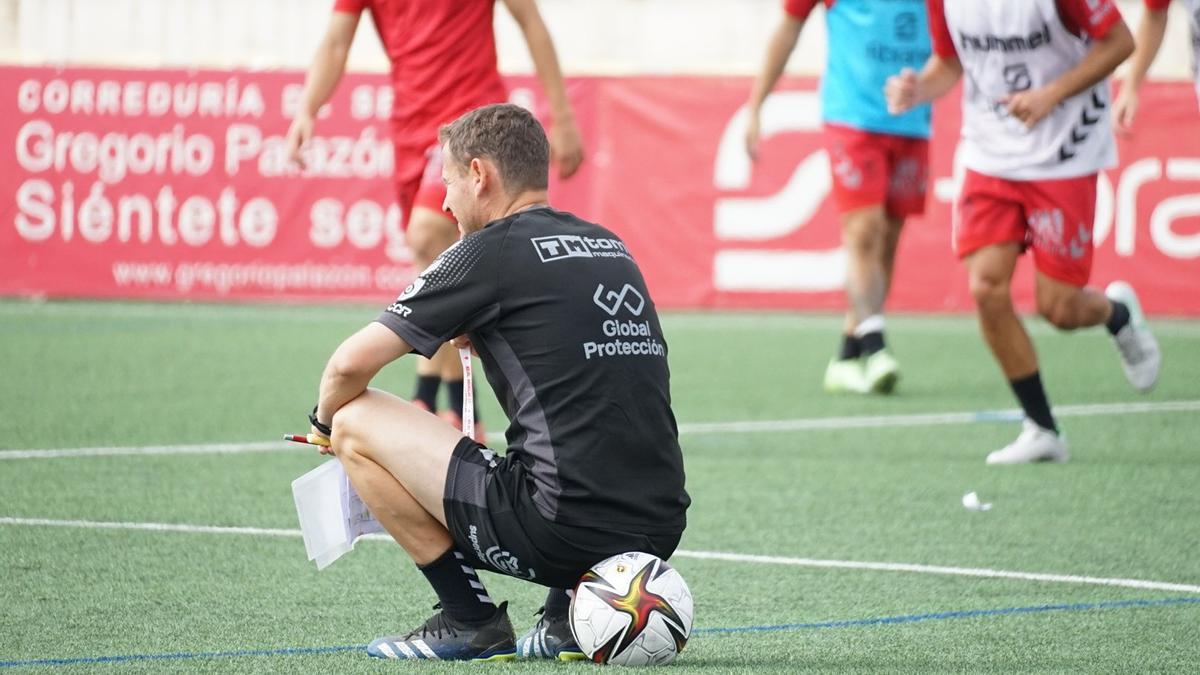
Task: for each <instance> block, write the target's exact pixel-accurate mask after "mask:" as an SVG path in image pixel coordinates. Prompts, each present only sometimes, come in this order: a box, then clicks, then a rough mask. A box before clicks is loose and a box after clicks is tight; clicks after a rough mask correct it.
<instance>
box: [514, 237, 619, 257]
mask: <svg viewBox="0 0 1200 675" xmlns="http://www.w3.org/2000/svg"><path fill="white" fill-rule="evenodd" d="M529 241H530V242H532V243H533V248H534V249H535V250H537V254H538V257H539V258H541V259H542V262H544V263H546V262H551V261H554V260H563V259H566V258H628V257H629V251H628V250H627V249H626V248H625V242H623V241H621V240H620V239H607V238H592V237H580V236H577V235H573V234H560V235H555V236H551V237H534V238H532V239H530V240H529Z"/></svg>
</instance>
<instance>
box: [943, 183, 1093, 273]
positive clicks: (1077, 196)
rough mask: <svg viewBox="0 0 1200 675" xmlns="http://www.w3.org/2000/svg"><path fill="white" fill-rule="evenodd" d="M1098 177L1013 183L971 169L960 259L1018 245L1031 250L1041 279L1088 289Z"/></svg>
mask: <svg viewBox="0 0 1200 675" xmlns="http://www.w3.org/2000/svg"><path fill="white" fill-rule="evenodd" d="M1096 178H1097V174H1091V175H1088V176H1080V177H1078V178H1061V179H1057V180H1028V181H1015V180H1005V179H1003V178H995V177H992V176H985V175H983V174H981V173H975V172H974V171H971V170H967V173H966V177H965V178H964V179H963V185H962V192H961V194H960V195H959V198H958V204H957V207H956V208H955V214H954V250H955V252H956V253H957V254H958V256H959V257H960V258H961V257H964V256H967V255H969V254H971V253H974V252H975V251H978V250H979V249H981V248H983V247H985V246H991V245H993V244H1006V243H1015V244H1020V246H1021V249H1022V250H1025V249H1027V248H1031V249H1033V262H1034V264H1035V265H1036V266H1037V269H1038V271H1039V272H1041V273H1042V274H1045V275H1046V276H1048V277H1050V278H1052V279H1057V280H1059V281H1063V282H1066V283H1068V284H1072V285H1075V286H1084V285H1086V284H1087V281H1088V277H1089V276H1090V275H1091V272H1092V223H1093V222H1094V221H1095V219H1096Z"/></svg>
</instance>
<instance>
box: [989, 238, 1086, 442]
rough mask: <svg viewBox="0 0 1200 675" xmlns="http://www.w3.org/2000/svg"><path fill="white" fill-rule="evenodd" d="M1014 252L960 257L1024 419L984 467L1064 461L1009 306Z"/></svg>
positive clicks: (1021, 329)
mask: <svg viewBox="0 0 1200 675" xmlns="http://www.w3.org/2000/svg"><path fill="white" fill-rule="evenodd" d="M1019 255H1020V247H1019V246H1018V245H1017V244H1015V243H1008V244H994V245H991V246H986V247H984V248H981V249H979V250H978V251H975V252H974V253H972V254H970V255H968V256H967V257H966V265H967V274H968V278H969V281H970V288H971V296H972V297H973V298H974V299H975V306H976V308H977V309H978V312H979V327H980V330H981V331H982V332H983V338H984V340H985V341H986V342H987V344H988V347H989V348H990V349H991V350H992V354H993V356H995V358H996V362H997V363H999V364H1000V370H1001V371H1002V372H1003V373H1004V376H1005V378H1007V379H1008V383H1009V386H1010V387H1011V388H1012V391H1013V394H1014V395H1015V396H1016V398H1017V400H1018V401H1019V402H1020V404H1021V409H1022V410H1023V411H1024V412H1025V417H1026V418H1027V419H1028V420H1029V423H1027V424H1026V426H1025V428H1024V430H1023V431H1022V432H1021V435H1020V436H1018V437H1017V440H1015V441H1013V442H1012V443H1010V444H1009V445H1007V446H1005V447H1003V448H1001V449H1000V450H997V451H995V452H992V453H991V454H989V455H988V457H987V463H988V464H1021V463H1026V462H1034V461H1043V460H1050V461H1058V462H1063V461H1066V460H1067V456H1068V455H1067V446H1066V442H1065V441H1064V440H1063V439H1061V438H1060V437H1059V436H1058V426H1057V425H1056V424H1055V421H1054V416H1053V414H1051V412H1050V401H1049V399H1048V398H1047V396H1046V390H1045V388H1044V387H1043V386H1042V378H1041V374H1040V373H1039V372H1038V360H1037V352H1036V351H1034V348H1033V342H1032V341H1031V340H1030V339H1029V333H1028V332H1026V331H1025V326H1024V325H1022V323H1021V319H1020V318H1019V317H1018V316H1017V313H1016V310H1015V308H1014V307H1013V303H1012V276H1013V271H1014V270H1015V269H1016V265H1017V257H1018V256H1019Z"/></svg>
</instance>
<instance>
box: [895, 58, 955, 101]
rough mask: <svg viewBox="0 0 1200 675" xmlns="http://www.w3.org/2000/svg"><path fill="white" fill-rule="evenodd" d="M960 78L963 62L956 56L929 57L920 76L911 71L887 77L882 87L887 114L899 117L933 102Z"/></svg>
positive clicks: (906, 69) (903, 71)
mask: <svg viewBox="0 0 1200 675" xmlns="http://www.w3.org/2000/svg"><path fill="white" fill-rule="evenodd" d="M960 77H962V62H960V61H959V60H958V57H957V56H939V55H937V54H932V55H930V57H929V60H928V61H926V62H925V67H924V68H922V69H921V72H920V74H918V73H915V72H913V71H912V69H910V68H905V69H904V70H901V71H900V74H899V75H893V76H891V77H889V78H888V80H887V83H886V84H885V85H884V87H883V95H884V98H886V99H887V105H888V112H890V113H892V114H893V115H899V114H901V113H904V112H908V111H909V110H911V109H912V108H915V107H917V106H919V105H924V104H926V103H932V102H933V101H934V100H936V99H938V98H941V97H942V96H944V95H945V94H946V92H948V91H950V90H951V89H953V88H954V84H955V83H956V82H958V78H960Z"/></svg>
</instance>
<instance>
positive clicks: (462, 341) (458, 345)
mask: <svg viewBox="0 0 1200 675" xmlns="http://www.w3.org/2000/svg"><path fill="white" fill-rule="evenodd" d="M450 344H451V345H454V347H455V349H470V350H471V353H472V354H474V355H475V356H479V352H477V351H475V345H473V344H471V338H469V337H467V336H466V335H459V336H458V337H456V338H453V339H451V340H450Z"/></svg>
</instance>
